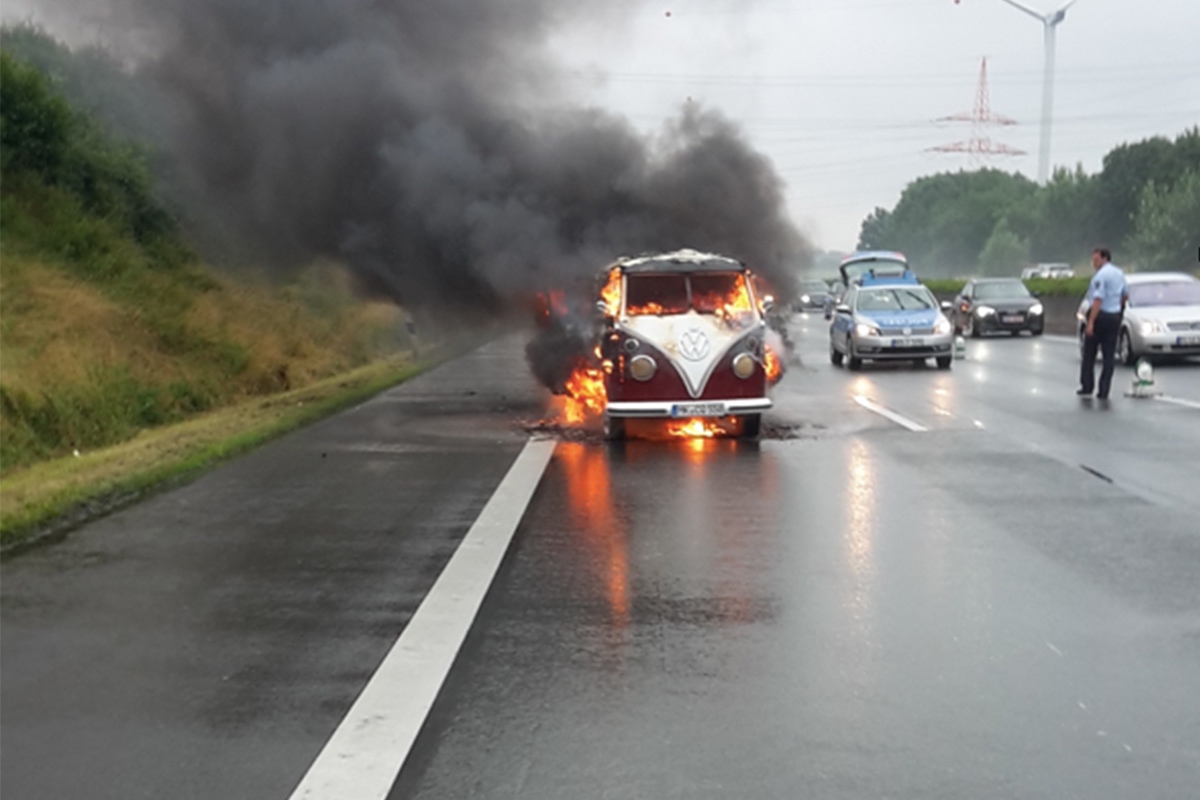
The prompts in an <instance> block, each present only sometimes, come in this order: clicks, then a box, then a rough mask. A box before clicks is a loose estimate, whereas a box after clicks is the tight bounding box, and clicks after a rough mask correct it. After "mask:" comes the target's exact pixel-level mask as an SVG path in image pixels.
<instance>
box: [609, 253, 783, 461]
mask: <svg viewBox="0 0 1200 800" xmlns="http://www.w3.org/2000/svg"><path fill="white" fill-rule="evenodd" d="M602 280H603V282H604V285H603V288H602V289H601V291H600V298H601V299H600V301H599V303H598V304H597V307H598V309H599V310H600V311H601V313H603V315H604V318H605V324H604V329H603V334H602V339H601V343H600V355H601V357H602V360H603V363H604V373H605V377H604V381H605V392H606V401H605V409H604V425H605V432H606V434H607V435H608V436H609V438H621V437H623V436H624V434H625V423H626V420H629V419H636V418H643V419H644V418H658V419H668V420H676V421H679V422H685V423H688V424H691V425H694V426H699V427H700V428H702V429H704V428H707V427H708V426H715V425H717V424H722V425H724V426H728V425H730V424H732V425H733V426H735V427H736V431H737V432H740V433H741V434H742V435H743V436H756V435H757V434H758V431H759V426H760V422H761V418H762V417H761V415H762V413H763V412H764V411H766V410H767V409H769V408H770V407H771V401H770V400H769V399H768V398H767V391H766V390H767V384H768V380H769V376H768V373H769V372H771V373H773V374H772V376H771V377H773V375H774V374H777V372H778V370H779V362H778V360H777V357H776V355H775V354H773V353H771V352H770V351H769V350H768V349H767V347H766V343H765V341H764V339H765V336H766V333H767V330H766V325H765V323H764V319H763V311H764V307H765V305H766V302H765V300H764V298H760V297H758V296H756V287H755V285H754V279H753V275H752V274H751V272H750V270H748V269H747V268H746V267H745V266H744V265H743V264H742V263H741V262H738V261H735V260H734V259H731V258H726V257H725V256H719V255H713V254H711V253H700V252H696V251H695V250H679V251H676V252H673V253H663V254H660V255H651V256H640V257H637V258H627V259H622V260H620V261H618V262H617V263H615V264H613V265H612V266H611V267H610V268H609V269H608V270H607V271H606V272H605V274H604V276H603V278H602ZM724 429H725V430H728V429H729V428H728V427H725V428H724Z"/></svg>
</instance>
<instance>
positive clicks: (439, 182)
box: [64, 0, 810, 313]
mask: <svg viewBox="0 0 1200 800" xmlns="http://www.w3.org/2000/svg"><path fill="white" fill-rule="evenodd" d="M64 2H65V0H64ZM617 5H618V6H619V7H620V8H622V9H623V10H624V11H625V12H628V10H629V5H628V4H617ZM603 6H605V4H586V3H573V2H572V3H567V2H562V0H436V1H433V0H109V2H108V5H107V9H108V12H107V16H106V17H105V18H104V23H105V25H106V29H107V30H108V31H109V32H110V33H111V34H112V40H113V43H114V47H115V48H117V49H121V48H122V47H123V49H124V52H133V53H135V56H134V59H135V69H136V70H137V72H138V73H139V75H140V76H142V77H147V78H149V79H151V80H152V82H153V83H154V84H155V85H156V86H157V87H159V89H160V90H161V95H162V96H163V97H168V98H171V103H172V104H173V108H172V109H171V112H172V113H171V115H170V118H171V120H172V125H171V127H170V130H169V133H168V134H167V144H166V150H167V152H168V155H169V156H170V160H171V163H172V164H173V169H174V171H175V173H176V176H175V177H176V185H177V186H181V187H184V189H183V190H182V192H181V196H183V197H184V198H186V203H185V206H186V209H187V214H188V216H189V217H190V218H191V219H192V220H193V221H194V222H196V223H197V224H198V230H199V231H201V234H200V238H201V244H202V245H207V246H208V247H209V248H210V252H217V253H224V254H226V255H227V256H229V257H230V258H233V259H235V260H241V261H245V262H253V263H264V262H266V263H272V264H275V265H279V266H280V267H286V266H287V265H295V264H298V263H302V262H306V261H308V260H311V259H313V258H316V257H327V258H333V259H336V260H339V261H344V262H345V263H347V264H349V265H350V266H351V267H352V269H353V270H354V271H355V272H356V273H357V274H358V275H359V276H360V278H361V279H362V282H363V283H364V285H365V286H367V287H369V288H370V289H372V290H373V291H377V292H383V293H387V294H389V295H391V296H393V297H395V298H396V299H397V300H399V301H400V302H402V303H405V304H407V305H410V306H414V307H426V308H439V309H444V310H446V311H451V310H454V309H456V308H457V309H459V310H462V311H468V312H471V313H477V312H486V311H498V310H501V309H503V308H506V307H508V306H509V305H510V304H511V303H512V302H513V301H514V300H521V299H523V298H526V297H528V296H529V295H530V294H531V293H532V292H534V291H537V290H541V289H544V288H546V287H548V286H554V285H559V284H562V283H564V282H567V281H569V280H570V279H573V278H577V277H579V276H583V275H591V274H593V273H595V272H596V271H597V270H598V269H600V268H601V267H603V266H604V265H605V264H607V263H610V262H611V261H612V260H613V259H614V258H615V257H617V256H619V255H627V254H634V253H638V252H644V251H650V250H674V249H677V248H679V247H694V248H699V249H705V250H712V251H716V252H720V253H723V254H726V255H731V256H734V257H736V258H739V259H741V260H743V261H744V262H746V263H747V264H748V265H749V266H751V268H753V269H755V270H756V271H757V272H759V273H761V274H763V275H764V276H766V277H767V278H768V280H769V281H770V282H771V283H772V284H773V285H774V287H775V289H776V291H777V292H779V293H780V294H786V293H787V292H788V289H789V288H790V285H791V276H792V274H793V273H794V272H796V271H797V269H798V268H799V267H801V266H802V265H803V264H804V263H805V262H806V261H807V259H808V257H809V254H810V248H809V247H808V245H807V243H806V242H805V241H804V239H803V238H802V237H801V235H800V234H799V233H798V232H797V231H796V229H795V228H794V227H793V225H792V224H791V223H790V221H789V220H788V218H787V216H786V212H785V209H784V202H783V188H782V184H781V181H780V179H779V177H778V176H777V175H776V173H775V171H774V169H773V167H772V165H771V163H770V162H769V161H768V160H767V159H766V158H765V157H763V156H762V155H761V154H759V153H757V152H755V151H754V150H753V149H752V148H750V147H749V146H748V145H747V143H746V141H745V140H744V139H743V137H742V136H741V135H740V132H739V130H738V128H737V126H736V125H735V124H733V123H732V122H731V121H730V120H728V119H726V118H724V117H723V116H722V115H721V114H719V113H717V112H714V111H711V110H705V109H703V108H701V107H699V106H695V105H687V106H686V107H684V108H682V109H681V110H680V111H679V113H678V115H677V118H676V119H675V120H674V122H672V123H671V124H670V125H669V126H667V128H666V129H665V130H664V131H662V132H661V134H659V135H658V136H657V137H654V138H651V139H647V138H646V137H644V136H642V135H639V134H638V133H637V132H636V131H635V130H634V129H633V128H632V126H631V125H630V124H629V123H628V122H626V121H625V120H623V119H621V118H619V117H616V116H614V115H612V114H610V113H606V112H604V111H602V110H598V109H595V108H586V107H581V106H579V105H578V104H574V103H572V102H571V100H570V98H569V96H568V95H569V92H568V91H567V87H566V85H565V84H564V83H563V82H562V80H561V77H560V75H561V70H560V69H559V70H556V65H555V63H554V62H553V59H552V58H551V57H550V55H549V54H548V50H547V47H546V43H547V40H548V38H549V37H550V35H551V34H552V33H553V32H554V31H555V30H557V29H558V27H559V26H561V25H566V24H596V25H599V24H609V23H610V22H611V19H609V18H607V17H606V14H608V13H611V12H606V11H605V10H604V9H603V8H602V7H603ZM598 7H600V8H598ZM89 8H90V9H91V12H90V13H93V14H94V13H95V11H94V8H93V6H92V4H89ZM131 43H132V49H131Z"/></svg>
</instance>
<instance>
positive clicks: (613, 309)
mask: <svg viewBox="0 0 1200 800" xmlns="http://www.w3.org/2000/svg"><path fill="white" fill-rule="evenodd" d="M600 299H601V300H603V301H604V305H605V313H606V314H607V315H608V316H610V317H615V316H617V313H618V312H619V311H620V310H621V270H619V269H614V270H610V271H609V273H608V283H606V284H604V288H603V289H601V290H600Z"/></svg>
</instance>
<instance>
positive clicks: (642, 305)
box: [625, 272, 754, 320]
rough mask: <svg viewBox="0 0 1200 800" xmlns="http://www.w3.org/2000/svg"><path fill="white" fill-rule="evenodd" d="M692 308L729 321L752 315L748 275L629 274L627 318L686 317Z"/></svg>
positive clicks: (732, 273)
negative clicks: (680, 315)
mask: <svg viewBox="0 0 1200 800" xmlns="http://www.w3.org/2000/svg"><path fill="white" fill-rule="evenodd" d="M689 309H691V310H694V311H695V312H696V313H698V314H716V315H718V316H720V317H722V318H723V319H726V320H729V319H732V318H734V317H738V316H740V315H742V314H744V313H749V314H752V313H753V311H754V306H753V303H752V302H751V299H750V289H749V286H748V285H747V281H746V276H745V275H743V274H741V273H740V272H704V273H696V274H692V275H683V274H669V273H667V274H662V273H660V274H654V275H639V274H633V275H626V277H625V313H626V314H627V315H629V316H631V317H639V316H669V315H672V314H685V313H687V312H688V310H689Z"/></svg>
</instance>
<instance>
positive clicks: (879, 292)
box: [829, 268, 954, 370]
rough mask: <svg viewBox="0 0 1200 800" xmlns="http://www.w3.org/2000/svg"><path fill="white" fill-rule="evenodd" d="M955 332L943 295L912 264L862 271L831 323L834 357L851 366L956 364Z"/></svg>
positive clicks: (831, 357) (943, 366)
mask: <svg viewBox="0 0 1200 800" xmlns="http://www.w3.org/2000/svg"><path fill="white" fill-rule="evenodd" d="M953 347H954V332H953V326H952V325H951V324H950V320H948V319H947V318H946V316H945V315H944V314H943V313H942V311H941V309H940V307H939V304H938V301H937V298H936V297H934V295H933V292H931V291H929V289H928V287H926V286H922V285H921V283H920V282H919V281H918V280H917V278H916V276H915V275H913V273H912V272H911V271H910V270H908V269H907V268H906V269H905V270H904V272H903V273H901V274H899V275H897V274H895V273H894V272H893V271H892V270H890V268H885V270H884V274H882V275H876V273H875V271H874V270H873V269H872V268H867V269H866V270H863V271H861V272H860V273H859V274H858V275H857V276H856V279H855V280H854V281H853V282H852V285H851V286H850V288H849V290H848V291H847V292H846V296H845V297H844V298H843V300H842V302H841V303H840V304H839V305H838V306H837V307H836V308H835V309H834V316H833V322H832V323H831V324H830V326H829V360H830V361H831V362H832V363H833V364H834V366H840V365H841V364H842V363H843V361H844V362H845V363H846V366H848V367H849V368H850V369H853V370H857V369H861V368H862V364H863V362H864V361H901V360H904V361H912V362H913V363H914V364H920V363H924V362H925V360H926V359H928V358H934V359H936V360H937V365H938V368H939V369H950V367H951V365H952V364H953V363H954V351H953Z"/></svg>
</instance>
